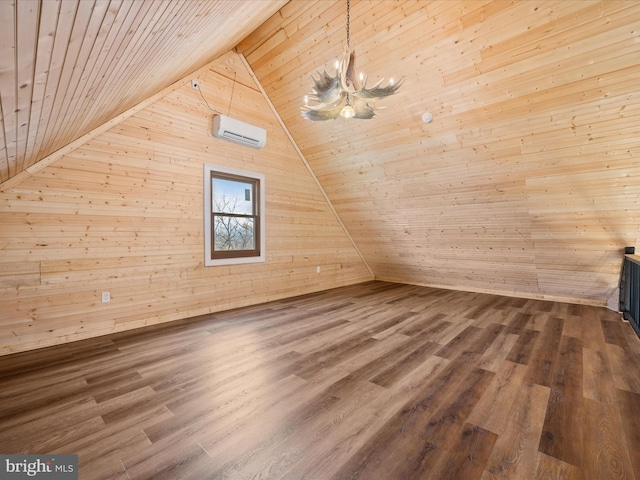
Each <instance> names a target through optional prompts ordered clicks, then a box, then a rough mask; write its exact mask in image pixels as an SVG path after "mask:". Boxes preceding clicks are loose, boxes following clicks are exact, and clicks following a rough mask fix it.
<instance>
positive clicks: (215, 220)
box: [204, 165, 265, 266]
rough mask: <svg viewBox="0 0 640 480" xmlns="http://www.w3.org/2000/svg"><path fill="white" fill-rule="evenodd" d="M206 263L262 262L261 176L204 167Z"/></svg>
mask: <svg viewBox="0 0 640 480" xmlns="http://www.w3.org/2000/svg"><path fill="white" fill-rule="evenodd" d="M204 197H205V198H204V224H205V225H204V231H205V233H204V236H205V262H204V264H205V265H206V266H213V265H229V264H233V263H252V262H264V259H265V255H264V175H260V174H257V173H250V172H244V171H241V170H234V169H229V168H223V167H216V166H213V165H205V167H204Z"/></svg>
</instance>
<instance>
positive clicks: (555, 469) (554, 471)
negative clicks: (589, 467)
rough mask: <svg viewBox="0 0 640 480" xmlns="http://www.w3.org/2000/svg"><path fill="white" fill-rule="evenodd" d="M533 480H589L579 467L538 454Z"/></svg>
mask: <svg viewBox="0 0 640 480" xmlns="http://www.w3.org/2000/svg"><path fill="white" fill-rule="evenodd" d="M533 478H534V479H535V480H560V479H562V480H587V477H583V476H582V471H581V470H580V469H579V468H578V467H576V466H574V465H570V464H568V463H565V462H563V461H561V460H558V459H557V458H553V457H550V456H549V455H545V454H544V453H539V454H538V464H537V466H536V475H535V477H533Z"/></svg>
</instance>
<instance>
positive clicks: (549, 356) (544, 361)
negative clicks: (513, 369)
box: [527, 317, 564, 387]
mask: <svg viewBox="0 0 640 480" xmlns="http://www.w3.org/2000/svg"><path fill="white" fill-rule="evenodd" d="M534 318H535V317H534ZM563 324H564V322H563V320H562V319H560V318H550V319H548V321H547V323H546V326H545V328H544V330H543V331H542V333H541V335H542V339H541V340H540V341H539V342H538V343H537V346H536V348H535V349H534V351H533V354H532V357H531V360H530V362H529V370H528V372H527V381H529V382H532V383H537V384H538V385H543V386H545V387H549V386H551V380H552V376H553V370H554V366H555V363H556V359H557V356H558V348H559V346H560V339H561V337H562V328H563Z"/></svg>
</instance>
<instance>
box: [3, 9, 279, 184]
mask: <svg viewBox="0 0 640 480" xmlns="http://www.w3.org/2000/svg"><path fill="white" fill-rule="evenodd" d="M286 3H287V0H259V1H252V2H251V8H247V7H248V4H247V2H246V1H244V0H216V1H210V0H171V1H165V0H136V1H130V0H44V1H42V0H12V1H2V2H0V93H1V98H0V108H1V111H2V125H1V126H2V128H1V129H0V183H2V182H4V181H6V180H7V179H9V178H11V177H13V176H15V175H16V174H18V173H19V172H21V171H23V170H25V169H26V168H28V167H29V166H31V165H33V164H34V163H35V162H37V161H39V160H41V159H43V158H45V157H46V156H47V155H50V154H51V153H53V152H55V151H56V150H58V149H60V148H62V147H64V146H65V145H68V144H69V143H71V142H72V141H74V140H75V139H77V138H79V137H81V136H82V135H83V134H85V133H87V132H89V131H90V130H92V129H94V128H96V127H98V126H100V125H102V124H104V123H105V122H107V121H108V120H110V119H112V118H114V117H115V116H117V115H118V114H120V113H121V112H123V111H125V110H127V109H129V108H131V107H132V106H134V105H136V104H138V103H140V102H141V101H143V100H145V99H146V98H148V97H151V96H152V95H153V94H155V93H157V92H159V91H160V90H162V89H163V88H165V87H167V86H168V85H170V84H172V83H173V82H176V81H178V80H180V79H182V78H183V77H184V76H185V75H187V74H189V73H191V72H193V71H195V70H197V69H198V68H199V67H202V66H203V65H205V64H207V63H209V62H211V60H212V59H214V58H216V57H218V56H220V55H222V54H223V53H226V52H227V51H228V50H230V49H232V48H233V47H234V46H235V45H236V44H237V43H238V42H239V41H240V40H241V39H242V38H244V37H245V36H246V35H247V34H248V33H250V32H251V31H253V30H254V29H255V28H257V27H258V26H259V25H260V24H261V23H262V22H263V21H264V20H265V18H268V17H269V16H270V15H272V14H273V13H274V12H276V11H277V10H278V9H279V8H280V7H282V6H283V5H284V4H286Z"/></svg>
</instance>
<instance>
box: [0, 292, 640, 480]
mask: <svg viewBox="0 0 640 480" xmlns="http://www.w3.org/2000/svg"><path fill="white" fill-rule="evenodd" d="M639 372H640V339H638V338H637V336H636V335H635V332H633V331H632V329H631V327H630V326H629V325H628V324H626V323H624V322H622V321H621V320H620V318H619V315H618V314H616V313H615V312H611V311H608V310H605V309H599V308H597V307H591V306H584V305H569V304H557V303H553V302H544V301H540V300H527V299H518V298H511V297H498V296H494V295H484V294H480V293H465V292H459V291H447V290H439V289H435V288H428V287H418V286H413V285H401V284H391V283H385V282H375V281H374V282H367V283H363V284H359V285H351V286H348V287H344V288H338V289H334V290H330V291H326V292H317V293H314V294H310V295H305V296H302V297H296V298H288V299H282V300H278V301H275V302H271V303H269V304H265V305H254V306H251V307H246V308H242V309H237V310H233V311H229V312H217V313H216V314H215V315H203V316H201V317H197V318H194V319H189V320H184V321H178V322H173V323H168V324H163V325H157V326H153V327H149V328H143V329H140V330H137V331H127V332H121V333H117V334H113V335H110V336H108V337H104V338H100V339H91V340H86V341H79V342H74V343H73V344H68V345H59V346H56V347H52V348H47V349H42V350H39V351H34V352H28V354H16V355H11V356H8V357H3V361H2V362H0V432H2V433H1V434H0V451H2V452H3V453H76V454H78V455H79V468H80V478H82V479H83V480H86V479H89V480H93V479H95V480H103V479H106V478H112V479H118V480H119V479H123V480H124V479H127V480H148V479H151V478H153V479H154V480H155V479H163V478H171V479H177V478H180V479H181V480H182V479H190V478H192V479H198V480H202V479H203V478H216V479H225V478H228V479H232V480H244V479H259V478H263V479H269V480H272V479H273V480H279V479H288V480H300V479H305V480H328V479H347V478H354V479H355V478H363V479H367V480H369V479H381V480H382V479H384V480H406V479H413V478H415V479H420V480H428V479H434V480H443V479H452V480H453V479H455V480H479V479H485V480H487V479H508V480H514V479H515V480H519V479H522V480H531V479H554V480H556V479H562V480H573V479H579V480H591V479H592V478H593V479H595V478H598V479H600V478H602V479H605V478H606V480H610V479H618V478H622V479H625V478H629V479H632V480H640V475H638V474H637V472H638V471H640V420H638V419H639V418H640V415H639V414H638V412H640V373H639ZM634 475H635V478H634Z"/></svg>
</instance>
